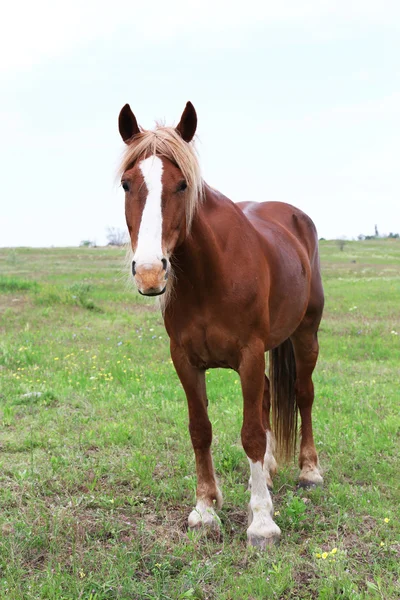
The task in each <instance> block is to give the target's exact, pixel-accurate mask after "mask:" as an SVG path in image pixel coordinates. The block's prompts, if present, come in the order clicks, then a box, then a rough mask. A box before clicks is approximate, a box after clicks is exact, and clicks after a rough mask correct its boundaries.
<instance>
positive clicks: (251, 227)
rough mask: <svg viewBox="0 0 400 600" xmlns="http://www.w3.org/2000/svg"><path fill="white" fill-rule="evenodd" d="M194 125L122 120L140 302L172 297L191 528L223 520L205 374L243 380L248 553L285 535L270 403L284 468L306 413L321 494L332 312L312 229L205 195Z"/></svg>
mask: <svg viewBox="0 0 400 600" xmlns="http://www.w3.org/2000/svg"><path fill="white" fill-rule="evenodd" d="M196 126H197V117H196V112H195V110H194V107H193V106H192V104H191V103H190V102H188V103H187V105H186V108H185V110H184V112H183V114H182V117H181V120H180V122H179V124H178V126H177V127H176V128H175V129H173V128H168V127H160V126H157V127H156V129H155V130H154V131H145V130H142V129H141V128H139V126H138V124H137V121H136V118H135V116H134V114H133V113H132V111H131V109H130V107H129V105H126V106H124V108H123V109H122V110H121V113H120V115H119V131H120V134H121V136H122V139H123V140H124V142H125V143H126V144H127V146H126V150H125V154H124V157H123V160H122V164H121V169H120V172H121V175H122V186H123V188H124V190H125V214H126V221H127V225H128V229H129V233H130V239H131V246H132V273H133V276H134V279H135V282H136V285H137V288H138V290H139V292H140V293H141V294H144V295H146V296H155V295H160V294H164V296H163V297H162V310H163V315H164V321H165V327H166V329H167V332H168V335H169V337H170V348H171V357H172V360H173V363H174V365H175V369H176V372H177V373H178V376H179V378H180V380H181V383H182V386H183V388H184V390H185V393H186V396H187V402H188V407H189V431H190V435H191V439H192V444H193V448H194V452H195V458H196V470H197V503H196V507H195V508H194V510H193V511H192V512H191V513H190V515H189V527H191V528H194V527H201V526H211V527H218V524H219V519H218V516H217V514H216V512H215V509H216V508H219V507H220V506H221V504H222V495H221V492H220V490H219V488H218V485H217V481H216V477H215V473H214V467H213V461H212V457H211V451H210V447H211V439H212V431H211V423H210V421H209V418H208V415H207V405H208V400H207V395H206V384H205V371H206V369H210V368H214V367H224V368H229V369H234V370H235V371H237V372H238V373H239V376H240V381H241V386H242V393H243V400H244V409H243V427H242V431H241V437H242V444H243V448H244V450H245V452H246V454H247V457H248V459H249V463H250V489H251V499H250V505H249V515H250V519H249V520H250V525H249V527H248V529H247V536H248V540H249V543H250V544H251V545H255V546H258V547H261V548H265V546H266V545H267V544H269V543H271V542H273V541H276V540H277V539H279V537H280V533H281V532H280V529H279V527H278V526H277V525H276V523H274V521H273V518H272V515H273V509H272V501H271V496H270V493H269V490H268V486H272V479H271V478H272V476H273V475H274V473H275V471H276V461H275V458H274V454H273V452H274V449H275V440H274V436H273V434H272V431H271V423H270V406H271V404H272V408H273V422H274V432H275V436H276V442H277V446H278V451H279V452H280V455H283V456H285V457H287V456H289V455H291V454H293V452H294V449H295V443H296V429H297V409H299V411H300V416H301V444H300V455H299V465H300V478H299V482H300V484H301V485H315V484H320V483H322V477H321V474H320V471H319V465H318V457H317V453H316V450H315V446H314V440H313V432H312V422H311V409H312V404H313V399H314V387H313V382H312V378H311V376H312V373H313V370H314V367H315V364H316V361H317V357H318V341H317V330H318V326H319V323H320V320H321V315H322V309H323V304H324V296H323V290H322V285H321V278H320V267H319V257H318V239H317V234H316V230H315V227H314V224H313V222H312V221H311V219H310V218H309V217H308V216H306V215H305V214H304V213H302V212H301V211H300V210H298V209H297V208H294V207H293V206H290V205H289V204H283V203H280V202H266V203H260V204H258V203H253V202H244V203H241V204H234V203H233V202H231V201H230V200H229V199H228V198H226V197H225V196H223V195H222V194H220V193H219V192H217V191H216V190H214V189H213V188H211V187H209V186H208V185H206V184H205V183H204V182H203V180H202V178H201V175H200V170H199V166H198V161H197V158H196V154H195V152H194V148H193V145H192V144H191V142H192V139H193V136H194V134H195V131H196ZM165 292H166V293H165ZM267 351H269V354H270V360H269V364H270V371H269V375H270V381H269V380H268V378H267V377H266V375H265V368H266V366H265V353H266V352H267ZM270 384H271V385H270Z"/></svg>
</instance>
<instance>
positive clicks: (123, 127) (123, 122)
mask: <svg viewBox="0 0 400 600" xmlns="http://www.w3.org/2000/svg"><path fill="white" fill-rule="evenodd" d="M118 127H119V132H120V134H121V137H122V139H123V140H124V142H125V143H126V144H127V143H128V142H129V140H130V139H131V138H133V136H135V135H136V134H138V133H140V129H139V127H138V124H137V121H136V117H135V115H134V114H133V112H132V111H131V107H130V106H129V104H125V106H124V108H123V109H122V110H121V112H120V113H119V117H118Z"/></svg>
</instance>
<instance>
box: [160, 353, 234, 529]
mask: <svg viewBox="0 0 400 600" xmlns="http://www.w3.org/2000/svg"><path fill="white" fill-rule="evenodd" d="M171 357H172V361H173V363H174V366H175V369H176V372H177V374H178V377H179V379H180V380H181V383H182V386H183V389H184V390H185V393H186V398H187V403H188V409H189V432H190V437H191V440H192V445H193V450H194V454H195V459H196V473H197V492H196V507H195V508H194V509H193V510H192V512H191V513H190V515H189V519H188V523H189V527H190V528H191V529H194V528H199V527H201V526H203V525H204V526H208V527H212V528H219V523H220V521H219V517H218V515H217V513H216V512H215V508H221V506H222V494H221V492H220V490H219V488H218V485H217V482H216V478H215V472H214V465H213V460H212V456H211V450H210V448H211V442H212V427H211V422H210V419H209V418H208V414H207V404H208V402H207V395H206V382H205V371H204V370H203V369H197V368H195V367H193V366H192V365H191V364H190V363H189V361H188V359H187V356H186V354H185V352H184V351H183V350H182V349H181V348H179V347H178V346H172V344H171Z"/></svg>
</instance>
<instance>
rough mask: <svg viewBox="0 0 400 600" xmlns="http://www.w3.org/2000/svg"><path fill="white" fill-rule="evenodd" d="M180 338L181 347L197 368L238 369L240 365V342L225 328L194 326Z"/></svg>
mask: <svg viewBox="0 0 400 600" xmlns="http://www.w3.org/2000/svg"><path fill="white" fill-rule="evenodd" d="M180 338H181V339H180V345H181V346H182V347H183V348H184V350H185V352H186V355H187V357H188V359H189V361H190V363H191V364H192V365H193V366H195V367H198V368H205V369H206V368H211V367H230V368H234V369H236V368H237V367H238V365H239V355H240V344H239V341H238V339H237V338H236V337H235V336H233V335H232V334H231V333H230V332H229V331H227V330H226V329H225V328H223V327H218V326H212V327H206V326H201V325H198V326H192V327H190V328H188V329H187V330H185V331H183V332H182V333H181V336H180Z"/></svg>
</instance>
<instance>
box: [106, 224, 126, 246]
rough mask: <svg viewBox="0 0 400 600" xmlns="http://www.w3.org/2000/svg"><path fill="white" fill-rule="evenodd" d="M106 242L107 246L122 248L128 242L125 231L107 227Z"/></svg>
mask: <svg viewBox="0 0 400 600" xmlns="http://www.w3.org/2000/svg"><path fill="white" fill-rule="evenodd" d="M107 240H108V245H109V246H124V244H126V242H127V241H128V236H127V233H126V231H123V230H122V229H119V228H118V227H107Z"/></svg>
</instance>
